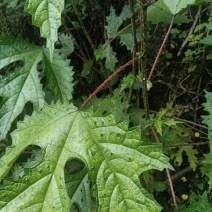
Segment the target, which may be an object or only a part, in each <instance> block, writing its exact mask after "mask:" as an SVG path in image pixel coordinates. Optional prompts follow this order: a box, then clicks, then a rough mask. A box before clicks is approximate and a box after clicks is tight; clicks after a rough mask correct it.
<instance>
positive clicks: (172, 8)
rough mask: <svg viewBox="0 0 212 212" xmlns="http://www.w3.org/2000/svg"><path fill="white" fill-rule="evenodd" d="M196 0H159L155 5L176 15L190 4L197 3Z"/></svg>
mask: <svg viewBox="0 0 212 212" xmlns="http://www.w3.org/2000/svg"><path fill="white" fill-rule="evenodd" d="M195 2H196V0H186V1H185V0H172V1H170V0H159V1H157V2H156V3H154V5H155V6H156V7H159V8H161V9H163V10H165V11H166V12H168V13H170V14H172V15H176V14H178V13H179V12H181V11H182V10H183V9H186V8H187V7H188V6H189V5H192V4H195Z"/></svg>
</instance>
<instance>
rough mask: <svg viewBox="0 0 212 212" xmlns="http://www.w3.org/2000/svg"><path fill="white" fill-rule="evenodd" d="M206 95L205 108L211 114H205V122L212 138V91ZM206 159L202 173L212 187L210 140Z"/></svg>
mask: <svg viewBox="0 0 212 212" xmlns="http://www.w3.org/2000/svg"><path fill="white" fill-rule="evenodd" d="M205 97H206V100H207V102H206V103H204V104H203V105H204V108H205V110H206V111H207V112H208V113H209V115H206V116H203V123H205V124H207V125H208V138H209V140H210V141H211V140H212V93H209V92H207V91H206V93H205ZM204 156H205V160H204V161H203V166H202V168H201V170H202V173H203V174H205V175H206V176H207V177H208V178H209V181H208V184H209V185H210V188H212V145H211V142H210V153H208V154H206V155H204Z"/></svg>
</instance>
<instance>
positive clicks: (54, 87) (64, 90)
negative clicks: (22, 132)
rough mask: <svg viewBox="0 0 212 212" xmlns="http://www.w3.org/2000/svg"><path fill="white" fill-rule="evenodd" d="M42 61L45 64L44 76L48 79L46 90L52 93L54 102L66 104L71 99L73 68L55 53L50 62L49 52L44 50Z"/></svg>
mask: <svg viewBox="0 0 212 212" xmlns="http://www.w3.org/2000/svg"><path fill="white" fill-rule="evenodd" d="M43 60H44V64H45V74H46V76H47V79H48V85H47V86H48V88H49V89H50V90H51V91H52V92H53V95H54V97H55V98H56V100H58V99H60V100H62V101H63V102H68V101H69V100H70V99H71V98H72V91H73V83H72V81H73V77H72V76H73V74H74V72H73V71H72V69H73V67H71V66H69V60H64V58H63V57H62V56H61V55H59V54H57V53H55V54H54V60H53V61H52V62H51V61H50V57H49V52H48V51H47V50H44V55H43Z"/></svg>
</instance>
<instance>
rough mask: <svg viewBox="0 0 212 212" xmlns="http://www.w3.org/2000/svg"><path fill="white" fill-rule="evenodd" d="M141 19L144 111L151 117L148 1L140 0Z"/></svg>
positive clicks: (147, 117)
mask: <svg viewBox="0 0 212 212" xmlns="http://www.w3.org/2000/svg"><path fill="white" fill-rule="evenodd" d="M140 4H141V5H140V7H141V8H140V20H141V25H140V28H141V51H142V54H143V56H142V58H141V74H142V80H143V81H142V94H143V104H144V111H145V117H146V119H147V120H148V119H149V100H148V94H147V59H146V58H147V57H146V43H147V35H146V32H147V25H146V24H147V7H146V6H145V4H146V1H145V0H141V2H140Z"/></svg>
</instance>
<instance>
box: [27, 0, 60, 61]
mask: <svg viewBox="0 0 212 212" xmlns="http://www.w3.org/2000/svg"><path fill="white" fill-rule="evenodd" d="M63 9H64V0H27V1H26V4H25V11H26V12H28V13H29V14H31V15H32V22H33V24H34V25H35V26H37V27H39V28H40V32H41V36H42V37H44V38H46V39H47V48H49V51H50V59H51V61H52V58H53V51H54V43H55V42H56V41H57V40H58V36H57V29H58V28H59V26H60V25H61V13H62V11H63Z"/></svg>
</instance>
